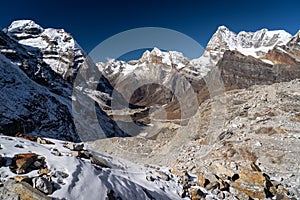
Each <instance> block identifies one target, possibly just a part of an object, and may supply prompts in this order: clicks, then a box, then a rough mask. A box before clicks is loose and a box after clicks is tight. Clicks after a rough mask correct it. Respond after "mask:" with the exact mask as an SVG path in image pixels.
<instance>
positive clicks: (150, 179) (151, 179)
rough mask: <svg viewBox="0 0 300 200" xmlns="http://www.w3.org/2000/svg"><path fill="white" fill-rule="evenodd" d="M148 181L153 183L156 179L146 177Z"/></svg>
mask: <svg viewBox="0 0 300 200" xmlns="http://www.w3.org/2000/svg"><path fill="white" fill-rule="evenodd" d="M146 179H147V181H151V182H153V181H154V180H155V178H153V177H152V176H146Z"/></svg>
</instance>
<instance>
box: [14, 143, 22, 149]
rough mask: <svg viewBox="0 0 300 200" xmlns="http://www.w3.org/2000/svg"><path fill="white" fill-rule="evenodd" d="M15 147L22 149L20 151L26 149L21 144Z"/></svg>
mask: <svg viewBox="0 0 300 200" xmlns="http://www.w3.org/2000/svg"><path fill="white" fill-rule="evenodd" d="M15 147H16V148H20V149H24V147H23V145H21V144H16V145H15Z"/></svg>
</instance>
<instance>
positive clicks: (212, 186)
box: [205, 182, 220, 190]
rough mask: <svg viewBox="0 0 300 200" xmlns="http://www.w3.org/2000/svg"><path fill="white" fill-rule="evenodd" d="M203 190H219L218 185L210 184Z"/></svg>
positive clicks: (215, 183) (216, 183) (217, 183)
mask: <svg viewBox="0 0 300 200" xmlns="http://www.w3.org/2000/svg"><path fill="white" fill-rule="evenodd" d="M205 188H206V189H208V190H214V189H220V183H219V182H212V183H209V184H208V185H207V186H206V187H205Z"/></svg>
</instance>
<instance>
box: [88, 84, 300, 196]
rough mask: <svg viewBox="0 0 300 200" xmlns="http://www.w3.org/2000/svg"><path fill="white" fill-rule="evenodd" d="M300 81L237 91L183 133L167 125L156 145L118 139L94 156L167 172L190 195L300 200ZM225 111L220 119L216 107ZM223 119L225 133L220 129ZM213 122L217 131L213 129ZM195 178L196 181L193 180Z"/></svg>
mask: <svg viewBox="0 0 300 200" xmlns="http://www.w3.org/2000/svg"><path fill="white" fill-rule="evenodd" d="M299 88H300V81H299V79H298V80H293V81H291V82H282V83H276V84H272V85H264V86H252V87H250V88H249V89H241V90H232V91H229V92H226V93H225V95H223V96H216V97H215V98H213V99H209V100H207V101H205V102H204V103H202V104H201V106H200V107H199V110H198V113H197V114H196V115H195V116H194V117H193V118H192V119H191V120H190V121H189V124H188V125H187V126H185V127H183V128H182V127H180V126H177V127H176V126H170V125H169V126H165V125H164V126H162V129H161V132H160V134H158V135H157V136H156V138H151V139H148V140H146V139H144V138H136V137H135V138H113V139H106V140H100V141H97V142H95V143H93V144H92V145H93V147H94V148H95V149H99V150H102V151H105V152H108V153H109V154H112V155H115V156H118V157H122V158H125V159H128V160H131V161H133V162H137V163H141V164H146V165H148V164H150V165H151V164H156V165H164V166H168V167H170V168H171V169H172V172H173V173H175V174H177V175H179V176H182V177H183V181H182V182H181V183H182V185H183V188H184V189H185V191H186V195H187V196H190V197H191V196H193V198H192V199H201V198H205V194H203V192H202V190H201V189H197V187H198V186H202V187H205V188H206V189H208V190H210V191H211V192H212V193H214V194H216V195H219V198H220V199H223V198H225V199H231V197H228V196H226V195H227V193H226V192H225V193H224V192H223V191H229V192H230V194H232V195H233V196H235V197H237V198H238V199H268V198H269V199H272V198H273V199H291V198H292V199H298V198H299V197H300V188H299V185H300V170H299V169H300V168H299V166H300V159H299V156H300V155H299V152H300V148H299V147H300V128H299V127H300V126H299V125H300V118H299V117H300V110H299V109H300V101H299V100H300V99H299V98H300V93H299ZM214 103H217V104H220V103H221V104H224V105H225V107H223V108H225V110H223V111H222V112H221V113H220V112H218V113H215V111H214V110H213V109H214V108H216V107H215V106H214V105H213V104H214ZM216 114H218V115H219V114H222V115H223V116H221V118H219V120H220V119H222V120H224V121H223V123H222V126H220V127H218V126H214V125H215V121H214V118H216V117H217V116H215V115H216ZM211 123H213V125H212V124H211ZM193 175H195V176H196V177H197V182H195V181H189V179H190V178H187V177H192V176H193Z"/></svg>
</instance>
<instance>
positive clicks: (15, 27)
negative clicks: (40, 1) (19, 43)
mask: <svg viewBox="0 0 300 200" xmlns="http://www.w3.org/2000/svg"><path fill="white" fill-rule="evenodd" d="M8 31H9V33H10V34H20V35H19V37H21V36H23V37H25V36H27V35H39V34H40V33H42V32H43V31H44V29H43V28H42V27H41V26H40V25H38V24H36V23H35V22H34V21H32V20H17V21H14V22H12V23H11V25H10V26H9V27H8Z"/></svg>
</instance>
